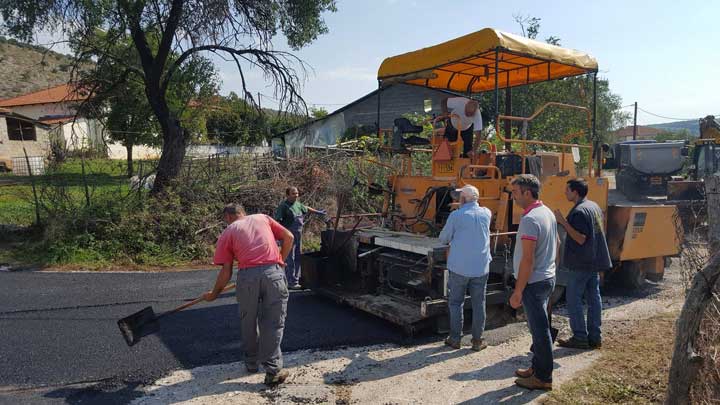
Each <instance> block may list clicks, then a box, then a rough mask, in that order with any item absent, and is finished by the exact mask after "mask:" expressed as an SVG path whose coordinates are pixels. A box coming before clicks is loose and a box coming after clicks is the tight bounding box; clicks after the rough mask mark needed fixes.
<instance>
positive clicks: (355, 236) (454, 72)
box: [302, 28, 681, 332]
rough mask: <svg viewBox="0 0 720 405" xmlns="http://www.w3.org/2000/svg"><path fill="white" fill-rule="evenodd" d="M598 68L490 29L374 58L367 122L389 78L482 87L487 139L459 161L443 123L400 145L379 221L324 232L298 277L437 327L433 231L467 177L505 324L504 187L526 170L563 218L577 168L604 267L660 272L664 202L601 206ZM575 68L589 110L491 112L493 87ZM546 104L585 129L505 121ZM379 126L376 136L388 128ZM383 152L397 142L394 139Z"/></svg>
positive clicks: (509, 241)
mask: <svg viewBox="0 0 720 405" xmlns="http://www.w3.org/2000/svg"><path fill="white" fill-rule="evenodd" d="M597 72H598V65H597V62H596V60H595V59H594V58H593V57H591V56H590V55H588V54H586V53H583V52H579V51H576V50H571V49H566V48H562V47H558V46H554V45H550V44H547V43H543V42H539V41H535V40H532V39H527V38H523V37H520V36H517V35H513V34H508V33H504V32H500V31H497V30H494V29H489V28H488V29H483V30H481V31H477V32H474V33H471V34H469V35H465V36H463V37H460V38H456V39H453V40H450V41H447V42H444V43H441V44H439V45H435V46H431V47H428V48H423V49H420V50H417V51H413V52H409V53H405V54H402V55H398V56H394V57H390V58H387V59H385V60H384V61H383V63H382V65H381V66H380V69H379V71H378V83H379V87H380V91H379V97H378V122H380V120H379V116H380V111H381V110H382V109H383V108H384V107H385V108H388V107H390V106H385V105H383V100H382V89H383V88H385V87H386V86H389V85H392V84H396V83H404V84H409V85H415V86H422V87H426V88H432V89H438V90H443V91H447V92H449V93H452V94H458V95H463V96H466V97H469V98H472V97H474V96H475V95H477V94H480V93H483V92H492V94H493V97H494V98H493V101H494V105H495V109H494V114H495V115H494V120H493V121H494V136H493V139H494V142H491V141H488V140H480V141H478V142H476V143H477V145H474V146H473V148H475V150H473V153H471V154H469V156H470V157H464V156H463V153H462V152H463V143H462V142H463V141H462V137H461V136H459V134H458V136H457V137H456V140H455V141H454V142H451V141H449V140H448V137H446V136H445V135H446V134H445V133H444V129H443V128H437V126H433V128H434V129H433V130H432V135H430V136H429V139H428V140H427V142H426V143H427V145H417V146H415V145H406V146H405V147H403V148H402V150H401V151H400V154H401V156H402V159H401V162H402V163H401V164H400V165H398V166H397V167H394V168H393V172H392V173H391V174H390V175H389V176H388V177H387V179H386V184H385V185H381V186H379V187H378V186H375V189H376V191H378V190H379V192H382V193H383V194H384V199H385V204H384V208H383V211H382V212H381V213H379V214H378V215H379V216H380V217H381V221H380V222H381V226H378V227H372V228H363V229H361V230H357V229H347V230H339V229H335V230H329V231H326V232H324V233H323V235H322V248H321V250H320V251H318V252H313V253H308V254H305V255H304V256H303V262H302V264H303V274H304V276H303V282H304V284H305V285H306V286H307V287H309V288H311V289H313V290H315V291H316V292H318V293H320V294H323V295H326V296H329V297H332V298H334V299H335V300H337V301H338V302H343V303H346V304H348V305H351V306H353V307H356V308H359V309H362V310H364V311H367V312H370V313H372V314H374V315H377V316H379V317H382V318H384V319H387V320H389V321H392V322H394V323H397V324H399V325H401V326H403V327H404V328H406V330H407V331H408V332H412V331H414V330H416V329H417V328H419V327H422V326H425V325H428V324H435V325H438V326H439V327H440V328H442V326H441V325H442V320H443V319H445V316H446V313H447V278H448V276H447V269H446V266H445V260H446V257H447V248H448V247H447V246H444V245H442V244H441V243H440V242H439V240H438V239H437V238H436V237H435V236H436V235H437V234H438V232H439V230H440V229H442V227H443V225H444V222H445V220H446V219H447V216H448V215H449V213H450V212H451V210H452V209H454V205H453V198H452V190H454V189H456V188H458V187H462V186H463V185H466V184H471V185H473V186H475V187H477V188H478V190H479V191H480V199H479V204H481V205H483V206H485V207H487V208H489V209H490V210H491V211H492V223H491V240H490V246H491V251H492V254H493V260H492V262H491V265H490V278H489V281H488V287H487V301H486V302H487V306H488V323H489V324H493V323H495V322H498V323H503V322H506V321H507V319H506V316H507V315H511V314H512V311H511V310H510V309H509V306H508V305H507V302H508V298H509V297H510V295H511V293H512V288H513V279H512V263H511V261H512V250H513V248H514V243H515V242H514V240H515V233H516V230H517V226H518V223H519V220H520V216H521V214H522V210H521V209H520V208H519V207H518V206H516V205H515V204H514V203H513V201H512V199H511V197H510V183H511V181H512V180H513V178H514V177H515V176H517V175H519V174H522V173H532V174H535V175H537V176H538V178H540V180H541V182H542V190H541V193H540V199H541V200H542V201H543V202H544V204H546V205H547V206H549V207H550V208H551V209H560V210H561V211H562V212H563V213H565V214H567V212H568V211H569V210H570V209H571V208H572V203H570V202H568V201H567V200H566V198H565V195H564V190H565V187H566V182H567V181H568V180H569V179H572V178H574V177H577V176H582V177H584V178H586V179H587V180H588V183H589V185H590V191H589V194H588V197H589V198H590V199H592V200H594V201H596V202H597V203H598V204H599V205H600V207H601V208H602V210H603V211H604V213H605V214H606V218H607V221H606V222H607V232H606V234H607V237H608V239H609V244H610V247H611V250H612V252H611V253H612V256H613V260H614V262H615V263H616V265H615V270H616V271H618V272H625V273H627V274H631V276H627V277H626V278H627V279H631V280H635V281H636V282H637V283H639V282H640V281H638V280H640V279H642V280H644V279H645V277H646V275H652V276H655V277H656V278H659V277H661V276H662V272H663V271H664V263H665V260H664V258H665V257H667V256H671V255H676V254H677V253H678V252H679V245H680V238H681V235H679V234H678V230H677V226H676V223H677V220H676V214H675V207H672V206H633V205H627V206H621V207H615V206H611V205H609V203H608V188H609V182H608V179H607V178H605V177H603V176H602V172H601V163H602V159H603V153H604V151H603V149H602V148H601V147H599V142H598V137H597V136H596V134H595V116H596V111H595V110H596V108H595V100H596V96H595V94H594V92H595V89H596V87H597V86H596V83H597V81H596V80H597ZM581 75H585V76H587V78H588V80H592V89H593V98H592V103H591V104H592V105H591V107H590V108H587V107H581V106H576V105H569V104H562V103H548V104H546V105H544V106H542V107H541V108H540V109H538V110H537V111H535V112H534V113H533V114H532V115H530V116H527V117H520V116H512V115H510V114H500V113H499V111H500V109H499V94H500V92H501V91H509V90H510V89H511V88H515V87H520V86H527V85H530V84H533V83H540V82H545V81H550V80H561V79H564V78H568V77H573V76H581ZM553 109H564V110H571V111H574V112H575V113H577V114H580V115H582V117H583V121H584V122H585V123H586V128H584V129H583V130H582V131H579V132H575V133H569V134H559V135H558V136H557V137H556V138H557V139H559V140H560V141H558V142H548V141H540V140H536V139H533V136H532V133H525V131H523V133H522V135H520V136H518V134H517V132H515V133H513V132H512V131H509V130H507V128H509V125H507V123H514V125H515V126H523V127H527V125H528V124H531V123H532V122H533V120H535V119H537V117H539V116H540V115H541V114H543V113H546V112H548V111H551V110H553ZM450 118H455V119H460V120H462V117H450ZM504 128H505V130H504ZM378 132H379V136H380V139H381V140H383V139H386V138H389V137H390V134H391V133H392V130H391V129H388V130H383V129H379V130H378ZM411 132H417V131H411ZM490 132H492V131H490ZM513 134H514V135H515V136H513ZM381 142H382V141H381ZM387 143H388V144H389V142H387ZM498 146H499V147H498ZM388 149H392V150H397V142H395V145H394V147H392V146H388ZM498 149H501V150H498ZM420 153H429V154H430V155H431V159H430V164H431V173H430V174H429V175H418V174H416V171H414V170H413V165H414V157H415V156H417V155H418V154H420ZM582 156H585V158H584V159H585V161H584V162H582V160H583V159H582ZM376 161H377V162H378V164H381V163H380V162H379V159H378V160H376ZM478 243H480V241H478ZM565 274H566V273H564V271H559V272H558V283H557V285H558V286H557V287H556V294H554V297H555V298H557V297H559V296H560V295H561V294H562V292H563V286H564V285H565V279H566V277H565ZM467 299H468V300H469V297H468V298H467ZM466 308H470V305H467V306H466ZM492 309H498V310H499V311H493V310H492Z"/></svg>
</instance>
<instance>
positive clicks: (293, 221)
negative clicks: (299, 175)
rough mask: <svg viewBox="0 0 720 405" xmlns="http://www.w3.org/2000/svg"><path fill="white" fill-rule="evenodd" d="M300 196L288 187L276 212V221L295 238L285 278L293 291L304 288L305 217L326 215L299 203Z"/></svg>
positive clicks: (293, 188)
mask: <svg viewBox="0 0 720 405" xmlns="http://www.w3.org/2000/svg"><path fill="white" fill-rule="evenodd" d="M299 195H300V193H299V192H298V189H297V187H288V188H287V189H286V190H285V200H284V201H283V202H281V203H280V205H278V207H277V209H276V210H275V219H276V220H277V221H278V222H280V224H282V226H284V227H285V228H287V229H288V230H289V231H290V232H292V235H293V237H294V238H295V244H294V246H293V249H292V250H290V255H289V256H288V258H287V267H285V276H286V277H287V281H288V286H289V288H290V289H291V290H299V289H301V288H302V287H301V286H300V270H301V269H300V256H301V255H302V230H303V225H305V215H306V214H307V213H308V212H310V213H312V214H318V215H322V216H325V215H326V212H325V211H321V210H316V209H314V208H310V207H308V206H305V205H303V203H301V202H300V201H298V196H299Z"/></svg>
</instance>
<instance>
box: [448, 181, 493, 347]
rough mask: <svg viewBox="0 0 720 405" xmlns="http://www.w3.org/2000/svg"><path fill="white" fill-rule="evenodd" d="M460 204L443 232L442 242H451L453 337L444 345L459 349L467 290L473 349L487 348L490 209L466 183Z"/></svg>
mask: <svg viewBox="0 0 720 405" xmlns="http://www.w3.org/2000/svg"><path fill="white" fill-rule="evenodd" d="M455 191H456V192H459V193H460V195H459V201H460V207H459V208H458V209H457V210H455V211H453V212H452V213H451V214H450V216H449V217H448V219H447V222H446V223H445V227H443V230H442V232H440V241H441V242H442V243H444V244H449V245H450V255H449V257H448V261H447V268H448V311H449V313H450V336H448V337H447V339H445V344H446V345H448V346H450V347H453V348H455V349H459V348H460V342H461V340H462V328H463V306H464V304H465V292H466V291H469V292H470V299H471V300H472V314H473V319H472V349H473V350H475V351H480V350H482V349H484V348H486V347H487V344H485V343H484V342H483V339H482V335H483V331H485V290H486V289H487V281H488V274H489V269H490V260H491V259H492V257H491V256H490V217H491V215H492V213H491V212H490V210H489V209H487V208H485V207H481V206H480V205H478V198H479V197H480V193H479V192H478V189H477V188H475V187H474V186H470V185H467V186H465V187H463V188H461V189H459V190H455Z"/></svg>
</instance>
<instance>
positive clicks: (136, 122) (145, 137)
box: [75, 31, 218, 176]
mask: <svg viewBox="0 0 720 405" xmlns="http://www.w3.org/2000/svg"><path fill="white" fill-rule="evenodd" d="M105 36H106V34H105V33H104V32H101V31H96V33H95V39H94V40H92V43H93V44H95V45H94V46H92V47H89V48H79V49H75V54H76V55H78V56H79V57H80V58H82V59H85V60H87V61H88V63H87V64H86V67H85V68H84V69H80V70H78V71H77V72H76V74H75V76H76V78H77V88H78V89H81V90H82V89H91V91H92V94H91V97H89V98H87V99H86V101H85V102H83V103H82V104H80V106H79V108H78V112H79V113H80V114H82V115H85V116H88V117H91V118H96V119H99V120H101V121H102V122H103V123H104V124H105V129H106V130H107V133H108V138H109V139H110V140H113V141H116V142H120V143H121V144H122V145H123V146H124V147H125V148H126V150H127V173H128V176H132V175H133V172H134V168H133V158H132V156H133V148H134V146H136V145H149V146H162V143H163V142H162V141H163V140H162V137H161V136H160V126H159V125H158V121H157V119H156V118H155V115H154V114H153V111H152V108H151V107H150V105H149V103H148V99H147V97H146V95H145V87H144V84H143V78H142V77H140V76H139V75H138V74H137V73H136V72H135V71H132V70H127V69H126V64H124V63H118V62H117V61H116V60H114V59H110V58H100V56H102V55H96V54H94V51H95V50H96V49H98V48H99V47H100V45H101V44H103V43H104V42H105V41H106V39H105ZM90 42H91V39H90V37H89V36H88V38H87V42H86V43H90ZM148 43H149V44H151V46H152V48H153V50H155V49H157V44H155V43H153V41H152V38H149V41H148ZM111 46H112V53H113V54H114V55H122V56H123V60H124V61H131V60H132V61H135V62H134V64H135V65H138V66H139V64H140V57H139V55H138V53H137V51H136V50H135V47H134V46H133V44H132V42H131V41H129V40H128V41H125V42H117V43H115V44H112V45H111ZM170 57H171V58H177V57H178V55H177V54H173V55H171V56H170ZM95 59H98V63H91V62H92V60H95ZM118 77H122V80H118ZM217 87H218V86H217V75H216V72H215V67H214V65H213V64H212V63H211V62H210V61H209V60H208V59H206V58H204V57H202V56H197V55H196V56H193V57H192V58H190V59H189V60H188V62H186V63H185V64H183V66H181V67H180V69H178V71H177V73H176V74H175V75H174V76H173V78H172V80H171V81H170V84H169V86H168V92H167V102H168V105H169V106H170V109H171V110H172V111H174V112H175V113H176V114H177V115H178V116H179V117H180V122H181V125H182V126H183V128H185V129H186V130H187V131H189V132H190V133H198V132H201V131H203V129H204V122H203V119H204V115H203V110H204V107H205V106H206V104H207V103H206V101H207V100H208V99H209V98H210V97H211V96H213V95H214V94H215V93H216V92H217Z"/></svg>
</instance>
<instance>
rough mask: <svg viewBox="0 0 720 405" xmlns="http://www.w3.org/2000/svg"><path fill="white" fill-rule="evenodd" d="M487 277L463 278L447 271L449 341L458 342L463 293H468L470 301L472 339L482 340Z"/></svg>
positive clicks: (460, 336)
mask: <svg viewBox="0 0 720 405" xmlns="http://www.w3.org/2000/svg"><path fill="white" fill-rule="evenodd" d="M487 281H488V275H487V274H486V275H484V276H482V277H465V276H462V275H460V274H457V273H453V272H452V271H448V310H449V312H450V340H452V341H453V342H459V341H460V339H461V338H462V329H463V306H464V304H465V292H466V291H469V292H470V300H471V301H472V337H473V339H475V340H480V339H482V334H483V331H484V330H485V290H486V289H487Z"/></svg>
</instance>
